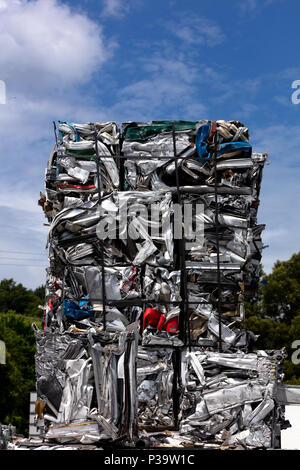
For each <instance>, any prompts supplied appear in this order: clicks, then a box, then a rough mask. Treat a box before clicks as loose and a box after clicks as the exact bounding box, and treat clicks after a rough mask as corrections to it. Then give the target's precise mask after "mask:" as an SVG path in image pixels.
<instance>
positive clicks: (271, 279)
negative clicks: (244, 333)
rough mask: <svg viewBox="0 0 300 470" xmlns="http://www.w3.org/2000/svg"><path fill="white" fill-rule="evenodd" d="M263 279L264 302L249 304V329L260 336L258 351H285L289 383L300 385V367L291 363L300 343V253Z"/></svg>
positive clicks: (262, 298) (262, 294) (247, 308)
mask: <svg viewBox="0 0 300 470" xmlns="http://www.w3.org/2000/svg"><path fill="white" fill-rule="evenodd" d="M262 280H263V284H262V287H261V298H260V300H259V301H256V302H253V303H248V304H246V318H247V319H246V327H247V329H249V330H251V331H253V332H254V333H255V334H257V335H259V337H258V340H257V342H256V343H255V349H282V348H285V350H286V353H287V360H286V361H285V369H284V372H285V382H286V383H290V384H300V365H297V364H293V362H292V360H291V359H292V354H293V352H294V350H293V348H292V344H293V342H294V341H295V340H300V253H297V254H294V255H292V256H291V258H290V259H289V260H287V261H277V262H276V263H275V264H274V267H273V270H272V272H271V273H270V274H265V273H263V272H262Z"/></svg>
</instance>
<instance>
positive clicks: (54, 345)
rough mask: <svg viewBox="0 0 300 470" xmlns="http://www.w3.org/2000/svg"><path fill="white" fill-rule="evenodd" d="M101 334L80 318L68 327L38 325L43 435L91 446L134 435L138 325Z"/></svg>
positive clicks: (39, 397)
mask: <svg viewBox="0 0 300 470" xmlns="http://www.w3.org/2000/svg"><path fill="white" fill-rule="evenodd" d="M134 326H135V325H134V324H131V325H129V326H128V327H127V329H126V330H124V331H123V332H122V333H108V332H103V330H102V329H101V328H99V327H98V326H96V325H94V326H92V325H91V324H87V323H84V322H82V328H81V329H79V328H77V327H75V326H74V325H73V326H71V327H70V328H69V330H68V331H65V332H64V333H60V332H59V330H56V331H55V330H54V331H46V330H38V329H36V343H37V354H36V374H37V395H38V404H39V409H41V404H42V405H43V406H42V409H43V425H44V427H45V430H44V432H45V438H46V439H54V440H57V441H59V442H63V443H64V442H81V443H83V444H90V443H94V442H98V441H100V440H107V439H109V440H115V439H117V438H118V437H122V436H124V435H126V436H127V437H128V438H129V439H130V438H131V439H132V437H133V434H134V432H135V429H136V409H135V408H136V400H135V389H136V386H135V363H136V352H137V341H136V340H137V337H136V328H134Z"/></svg>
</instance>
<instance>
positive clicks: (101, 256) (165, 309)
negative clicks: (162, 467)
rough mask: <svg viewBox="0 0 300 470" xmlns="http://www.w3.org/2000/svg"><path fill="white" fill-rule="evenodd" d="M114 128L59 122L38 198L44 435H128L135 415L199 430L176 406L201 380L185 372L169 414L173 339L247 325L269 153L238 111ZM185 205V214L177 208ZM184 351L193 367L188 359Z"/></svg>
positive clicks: (226, 344) (234, 339)
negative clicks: (43, 269) (42, 234)
mask: <svg viewBox="0 0 300 470" xmlns="http://www.w3.org/2000/svg"><path fill="white" fill-rule="evenodd" d="M120 129H121V128H120V127H119V125H118V124H117V123H115V122H104V123H98V122H96V123H86V124H77V123H70V122H66V121H59V123H58V126H57V130H58V135H56V144H55V145H54V146H53V149H52V151H51V154H50V159H49V162H48V168H47V170H46V177H45V194H44V193H41V197H40V200H39V204H40V205H41V206H42V208H43V210H44V213H45V216H46V217H47V219H48V221H49V224H50V227H49V234H48V240H47V246H48V249H49V267H48V268H47V278H46V302H45V307H44V319H43V330H42V331H37V332H36V335H37V344H38V353H37V358H36V371H37V391H38V396H39V400H40V401H41V406H40V407H38V417H39V422H40V423H42V424H43V426H44V427H45V429H44V430H45V433H46V436H47V438H49V439H53V440H57V441H59V442H80V443H95V442H97V441H99V440H102V439H112V440H116V439H118V438H119V437H122V436H124V435H125V436H127V438H128V439H129V440H131V439H133V438H134V436H135V435H136V432H137V422H139V425H140V427H145V426H146V427H147V426H148V427H150V428H161V427H165V428H167V427H172V426H174V424H175V423H177V422H178V418H179V422H180V420H181V424H180V426H181V427H180V430H183V429H186V430H187V432H190V431H192V432H194V431H195V430H196V432H195V434H194V436H196V438H197V439H198V438H199V439H200V438H201V439H203V436H204V434H205V433H206V434H207V430H206V428H205V426H204V428H205V431H203V429H204V428H201V426H200V427H197V426H194V427H193V425H192V424H191V423H190V422H188V421H187V420H188V419H189V416H190V415H191V414H193V413H195V409H196V408H195V407H196V406H198V404H199V403H200V401H201V400H202V395H201V393H202V391H203V387H205V386H206V385H205V384H206V382H205V383H202V384H201V387H202V388H201V387H200V389H199V390H198V388H197V387H198V383H197V381H196V390H192V391H193V393H190V391H189V385H187V383H188V381H191V382H193V381H194V377H192V378H191V379H190V377H189V378H186V381H187V382H184V381H183V383H184V385H183V390H184V393H183V397H184V399H183V401H182V407H181V413H180V415H179V417H178V416H177V415H176V413H177V403H176V406H175V404H174V403H173V398H174V397H178V393H177V392H178V387H179V386H180V384H178V380H177V379H178V374H179V370H178V355H177V356H176V354H177V352H174V351H175V350H178V348H179V349H180V348H182V347H185V346H186V344H187V343H186V341H189V343H190V345H191V346H192V348H193V351H194V348H195V347H196V349H195V351H201V354H204V355H205V354H210V352H211V353H213V352H214V351H215V350H216V348H219V347H220V346H221V347H222V350H223V351H227V352H231V353H236V354H242V351H244V352H247V350H248V348H249V347H250V346H251V343H252V342H253V341H255V339H256V337H255V335H253V334H252V333H251V332H247V331H245V328H244V317H245V315H244V301H245V300H250V299H253V298H255V296H256V295H257V288H258V282H259V263H260V259H261V251H262V249H263V245H262V241H261V232H262V230H263V229H264V225H257V210H258V206H259V192H260V184H261V179H262V170H263V166H264V164H265V161H266V158H267V155H266V154H258V153H254V152H252V147H251V145H250V143H249V131H248V129H247V128H246V127H245V126H244V125H243V124H241V123H240V122H238V121H216V122H213V121H203V120H202V121H174V122H172V121H152V122H148V123H142V122H141V123H137V122H126V123H123V125H122V133H121V131H120ZM216 131H217V134H216ZM121 134H122V138H120V136H121ZM216 137H217V140H216ZM215 155H216V159H215V158H214V156H215ZM98 157H99V159H98ZM174 157H176V158H175V159H174ZM197 205H199V207H200V208H201V211H200V212H199V211H197V210H194V209H195V207H196V208H197ZM189 207H192V210H191V220H190V221H189V223H188V222H187V221H186V220H183V219H181V217H182V216H184V215H185V210H188V208H189ZM199 222H201V224H200V226H201V231H200V233H198V232H196V233H195V234H194V233H193V230H192V227H193V226H196V227H197V224H198V223H199ZM181 231H183V232H184V240H182V237H180V233H181ZM178 233H179V236H178ZM186 302H189V303H186ZM186 330H188V335H187V331H186ZM220 333H221V337H220ZM53 338H54V339H55V340H54V339H53ZM137 343H138V344H139V346H138V353H137ZM51 348H52V349H51ZM197 348H198V349H197ZM209 351H210V352H209ZM137 354H138V356H136V355H137ZM195 354H196V352H195ZM197 354H198V353H197ZM175 356H176V358H177V359H176V360H175ZM238 357H241V356H238ZM186 358H188V359H186V362H184V361H183V364H187V375H188V374H189V373H191V374H192V375H193V374H195V371H194V369H191V364H195V363H196V359H195V360H194V361H191V358H190V357H189V356H188V355H187V356H186ZM198 362H199V361H198ZM200 370H201V369H200V367H198V368H197V371H198V373H200V372H199V371H200ZM136 372H137V375H136ZM196 375H197V373H196ZM200 375H201V374H200ZM136 377H137V382H136ZM197 377H198V376H197ZM198 379H199V377H198ZM184 380H185V379H184ZM203 380H204V379H203ZM224 380H225V379H224ZM228 380H229V379H228ZM225 382H226V381H225ZM219 383H220V384H222V381H220V382H219ZM209 386H210V385H209ZM261 387H263V385H261ZM254 388H255V387H254ZM194 392H195V393H194ZM176 399H177V398H176ZM198 402H199V403H198ZM199 406H200V405H199ZM238 406H242V405H237V404H236V406H235V407H233V409H237V408H238ZM245 406H246V405H245ZM175 408H176V409H175ZM225 411H226V413H227V414H228V413H229V411H228V410H225ZM246 411H247V410H246ZM246 411H245V412H246ZM248 411H249V410H248ZM218 413H219V412H218ZM218 413H215V414H214V413H213V412H212V416H215V415H218ZM212 416H210V417H208V418H207V419H208V423H209V424H207V426H208V428H207V429H208V430H209V432H211V427H212V426H213V422H214V419H215V418H212ZM227 418H228V419H229V415H228V416H227V415H226V416H224V417H223V418H222V419H221V422H222V423H223V422H224V420H225V421H226V419H227ZM205 419H206V418H205ZM211 419H212V422H211V421H210V420H211ZM182 420H183V421H182ZM216 423H217V424H216V427H217V428H218V426H220V423H219V422H218V420H217V421H216ZM264 424H265V425H266V426H268V425H269V423H268V422H267V421H266V422H265V423H264ZM79 425H80V426H79ZM184 426H185V427H184ZM225 428H226V427H224V428H222V430H223V429H225ZM213 429H215V428H213ZM226 429H227V428H226ZM263 429H264V428H262V430H263ZM268 429H269V428H268ZM227 431H228V429H227ZM218 432H219V431H216V433H215V434H213V435H214V436H215V435H218ZM228 432H229V431H228ZM230 432H231V433H232V435H233V432H232V429H231V431H230ZM203 433H204V434H203ZM265 434H266V435H267V434H268V432H267V430H265ZM236 435H237V434H236V433H235V434H234V436H236ZM176 439H182V435H181V437H180V435H178V436H177V437H176ZM257 439H259V437H257ZM266 439H267V438H266Z"/></svg>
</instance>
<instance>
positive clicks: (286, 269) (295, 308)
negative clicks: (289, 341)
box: [262, 252, 300, 324]
mask: <svg viewBox="0 0 300 470" xmlns="http://www.w3.org/2000/svg"><path fill="white" fill-rule="evenodd" d="M264 278H265V280H266V285H265V286H264V287H263V289H262V297H263V313H264V315H265V316H269V317H271V318H275V319H276V320H283V321H285V322H287V323H288V324H290V323H291V321H292V319H293V318H294V317H295V316H296V315H299V314H300V252H299V253H297V254H294V255H293V256H292V257H291V258H290V259H289V260H288V261H277V262H276V263H275V265H274V267H273V270H272V273H271V274H269V275H265V276H264Z"/></svg>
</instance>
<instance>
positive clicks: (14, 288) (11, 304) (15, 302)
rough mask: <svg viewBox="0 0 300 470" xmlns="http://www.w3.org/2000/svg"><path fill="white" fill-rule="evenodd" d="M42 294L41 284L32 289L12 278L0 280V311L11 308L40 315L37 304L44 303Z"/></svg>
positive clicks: (18, 311) (6, 310)
mask: <svg viewBox="0 0 300 470" xmlns="http://www.w3.org/2000/svg"><path fill="white" fill-rule="evenodd" d="M44 295H45V289H44V287H43V286H41V287H38V288H37V289H35V291H32V290H31V289H27V288H26V287H24V286H23V285H22V284H16V283H15V281H14V280H13V279H3V280H2V281H1V282H0V312H3V313H7V312H8V311H10V310H13V311H15V312H17V313H20V314H23V315H29V316H31V315H33V316H41V314H42V311H41V309H39V308H38V306H39V305H43V304H44Z"/></svg>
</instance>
